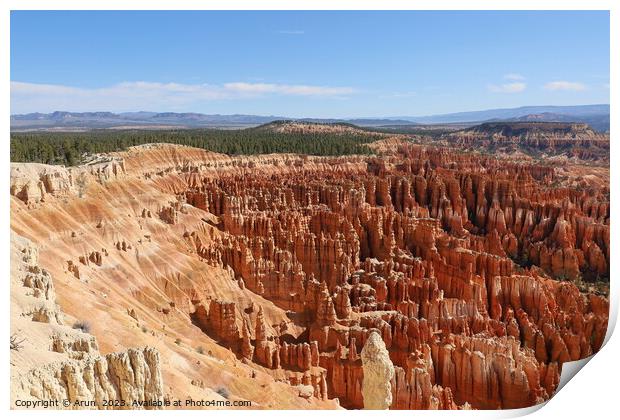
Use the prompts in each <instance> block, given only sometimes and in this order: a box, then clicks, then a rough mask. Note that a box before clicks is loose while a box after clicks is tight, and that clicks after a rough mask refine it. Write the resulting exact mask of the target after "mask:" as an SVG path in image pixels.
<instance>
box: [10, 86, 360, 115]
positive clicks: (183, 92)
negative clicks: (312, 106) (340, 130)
mask: <svg viewBox="0 0 620 420" xmlns="http://www.w3.org/2000/svg"><path fill="white" fill-rule="evenodd" d="M356 92H357V91H356V89H354V88H351V87H334V86H315V85H287V84H276V83H245V82H234V83H225V84H222V85H217V84H181V83H157V82H144V81H137V82H122V83H118V84H116V85H112V86H107V87H102V88H77V87H73V86H64V85H53V84H38V83H26V82H17V81H12V82H11V113H25V112H50V111H55V110H59V109H63V110H65V109H66V110H73V111H80V110H84V111H109V110H116V111H131V110H136V109H147V108H148V109H155V108H157V109H165V110H178V109H182V108H187V107H189V106H192V105H196V104H200V103H204V102H208V101H216V100H234V99H244V98H255V97H263V96H269V95H272V96H273V95H281V96H301V97H304V96H305V97H323V98H341V97H342V96H346V95H351V94H354V93H356Z"/></svg>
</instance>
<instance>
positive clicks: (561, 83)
mask: <svg viewBox="0 0 620 420" xmlns="http://www.w3.org/2000/svg"><path fill="white" fill-rule="evenodd" d="M544 88H545V89H547V90H574V91H579V90H585V89H586V86H585V85H584V84H582V83H577V82H567V81H565V80H558V81H555V82H549V83H547V84H546V85H545V86H544Z"/></svg>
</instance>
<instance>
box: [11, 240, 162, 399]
mask: <svg viewBox="0 0 620 420" xmlns="http://www.w3.org/2000/svg"><path fill="white" fill-rule="evenodd" d="M162 399H163V384H162V377H161V371H160V360H159V353H158V351H157V350H156V349H154V348H152V347H144V348H131V349H128V350H124V351H119V352H116V353H110V354H107V355H100V354H99V350H98V345H97V340H96V339H95V337H94V336H92V335H90V334H88V333H86V332H83V331H81V330H77V329H73V328H71V327H69V326H67V325H65V323H64V316H63V314H62V312H61V310H60V307H59V306H58V305H57V304H56V302H55V289H54V284H53V281H52V277H51V276H50V274H49V272H48V271H46V270H45V269H43V268H41V267H40V266H39V262H38V251H37V248H36V247H35V246H33V244H32V243H31V242H30V241H28V240H26V239H24V238H21V237H18V236H16V235H13V236H12V238H11V407H12V408H23V407H25V404H27V403H28V402H31V403H36V402H42V401H49V400H53V401H57V402H58V405H57V406H55V407H54V408H58V409H79V408H97V409H111V408H124V409H131V408H141V407H144V404H145V402H147V401H149V402H150V401H161V400H162ZM64 400H67V401H69V404H68V405H64V404H62V401H64ZM115 400H117V401H121V400H122V401H125V403H124V404H123V407H120V406H119V407H115V406H114V405H107V404H106V403H108V402H109V401H115ZM136 403H139V404H138V405H137V406H136V405H134V404H136ZM147 408H152V406H148V407H147Z"/></svg>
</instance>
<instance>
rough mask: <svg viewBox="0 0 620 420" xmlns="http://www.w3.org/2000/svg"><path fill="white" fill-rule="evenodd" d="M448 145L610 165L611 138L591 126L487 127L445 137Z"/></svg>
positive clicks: (531, 124) (524, 124)
mask: <svg viewBox="0 0 620 420" xmlns="http://www.w3.org/2000/svg"><path fill="white" fill-rule="evenodd" d="M442 139H443V140H444V141H445V142H446V144H448V145H451V146H456V147H459V148H464V149H470V150H484V151H488V152H491V153H504V154H507V155H510V154H515V153H523V152H525V154H527V155H530V156H539V157H550V156H559V155H563V156H565V157H567V158H569V159H573V160H582V161H595V162H599V163H600V162H609V134H603V133H598V132H596V131H594V130H593V129H592V128H590V127H589V126H588V125H587V124H578V123H561V122H497V123H484V124H481V125H479V126H475V127H472V128H468V129H465V130H461V131H457V132H453V133H449V134H447V135H445V136H443V137H442Z"/></svg>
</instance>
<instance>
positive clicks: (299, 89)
mask: <svg viewBox="0 0 620 420" xmlns="http://www.w3.org/2000/svg"><path fill="white" fill-rule="evenodd" d="M224 88H226V89H227V90H229V91H231V92H238V93H248V94H264V93H278V94H282V95H302V96H340V95H349V94H351V93H355V89H353V88H349V87H327V86H308V85H278V84H272V83H243V82H236V83H226V84H225V85H224Z"/></svg>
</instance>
